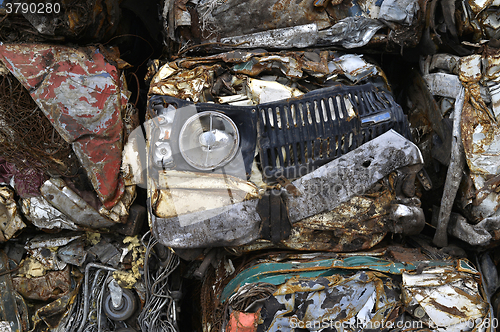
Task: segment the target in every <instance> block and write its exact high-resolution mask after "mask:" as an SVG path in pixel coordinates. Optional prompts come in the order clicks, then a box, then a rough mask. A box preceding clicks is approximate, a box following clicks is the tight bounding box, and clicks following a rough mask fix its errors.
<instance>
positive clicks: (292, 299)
mask: <svg viewBox="0 0 500 332" xmlns="http://www.w3.org/2000/svg"><path fill="white" fill-rule="evenodd" d="M283 258H284V257H283V255H280V258H279V261H275V260H274V259H273V258H270V259H261V260H260V262H257V263H256V264H255V265H252V266H251V267H249V268H247V269H245V270H243V271H241V272H240V273H238V274H237V275H236V276H234V277H233V276H229V277H227V278H233V279H232V280H231V281H229V283H227V285H226V286H225V287H224V289H223V291H222V292H218V293H217V290H216V288H214V290H212V291H213V292H216V293H215V296H216V297H218V298H219V301H221V302H222V303H224V302H225V301H226V300H229V301H228V304H229V307H231V305H232V303H235V302H238V303H239V302H245V301H243V299H242V298H241V297H245V292H240V291H239V290H240V289H242V288H244V287H247V288H249V289H251V285H256V286H257V285H259V284H261V285H262V284H263V283H267V284H273V285H276V286H277V287H278V288H277V290H276V291H275V292H274V293H273V294H272V295H271V296H269V297H267V298H264V299H262V300H259V301H258V302H260V304H261V305H262V307H261V309H260V310H259V311H258V313H259V317H257V319H256V320H255V324H257V325H258V327H257V329H258V330H259V331H276V330H280V329H281V328H283V327H284V328H285V329H287V328H292V327H294V326H295V327H301V328H302V327H306V326H307V328H308V329H309V330H314V331H316V330H322V329H323V328H325V327H327V326H328V327H332V329H333V330H337V331H341V330H343V331H360V330H361V331H362V330H377V331H380V330H383V328H382V327H384V326H386V327H389V328H390V327H391V326H392V328H395V327H396V326H397V325H396V323H403V324H404V323H405V322H406V323H407V324H408V323H410V324H409V325H401V327H402V326H405V327H409V326H411V327H413V328H415V329H416V330H426V329H427V328H428V329H431V330H436V329H437V330H439V331H464V330H473V328H474V327H478V326H479V323H480V321H481V320H484V319H485V318H488V319H491V318H490V315H491V312H490V307H489V304H488V301H487V299H486V294H485V293H484V289H483V285H482V283H481V276H480V274H479V272H478V271H477V270H475V269H474V268H473V267H472V266H471V265H470V263H469V262H468V261H466V260H449V261H437V260H424V261H415V262H404V263H394V262H391V261H390V260H385V259H381V258H376V257H373V256H370V255H369V254H368V255H367V256H363V255H359V256H351V257H346V258H343V259H324V260H315V258H314V257H313V256H311V257H310V258H309V260H308V259H307V258H305V257H303V258H302V259H298V258H297V257H291V256H290V259H289V260H288V261H281V260H283ZM250 265H251V264H250ZM216 278H217V276H216ZM401 278H402V279H403V283H402V284H401ZM231 294H233V295H231ZM229 296H230V297H229ZM254 296H255V295H254ZM235 297H238V298H239V300H241V301H235ZM246 303H247V305H248V308H253V309H255V305H254V306H252V305H250V304H248V301H246ZM254 304H255V303H254ZM233 310H236V309H235V308H233ZM238 310H241V309H238ZM233 312H234V311H233ZM252 312H253V311H252ZM476 319H478V320H477V321H476ZM343 322H344V323H343ZM207 323H210V324H211V323H213V322H210V321H209V320H206V323H205V324H207ZM321 323H324V324H331V325H327V326H325V325H322V324H321ZM411 323H413V324H411ZM299 324H300V325H299ZM314 324H316V325H314ZM335 324H336V325H335ZM384 324H388V325H384ZM342 328H343V329H342ZM479 330H481V329H479ZM485 330H488V329H485ZM212 331H213V330H212ZM215 331H217V329H215ZM483 331H484V330H483Z"/></svg>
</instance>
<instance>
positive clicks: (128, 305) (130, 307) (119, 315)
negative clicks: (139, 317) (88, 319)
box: [103, 289, 137, 321]
mask: <svg viewBox="0 0 500 332" xmlns="http://www.w3.org/2000/svg"><path fill="white" fill-rule="evenodd" d="M103 310H104V313H105V314H106V316H108V317H109V318H110V319H112V320H116V321H124V320H127V319H129V318H130V317H132V315H133V314H134V313H135V312H136V311H137V301H136V298H135V294H134V293H133V292H132V291H131V290H130V289H124V290H123V295H122V304H121V306H120V308H118V309H116V308H115V307H114V306H113V302H112V301H111V293H109V292H107V293H106V294H105V295H104V300H103Z"/></svg>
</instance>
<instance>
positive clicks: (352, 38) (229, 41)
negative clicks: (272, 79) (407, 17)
mask: <svg viewBox="0 0 500 332" xmlns="http://www.w3.org/2000/svg"><path fill="white" fill-rule="evenodd" d="M383 27H384V24H383V23H382V22H380V21H378V20H374V19H371V18H366V17H359V16H355V17H346V18H344V19H342V20H340V21H338V22H337V23H336V24H334V25H333V26H332V27H330V28H328V29H324V30H321V31H319V29H318V25H317V24H316V23H311V24H305V25H299V26H295V27H291V28H280V29H273V30H268V31H262V32H256V33H252V34H247V35H243V36H234V37H225V38H222V39H221V43H222V44H226V45H228V46H232V47H234V48H246V49H249V48H257V47H264V48H272V49H288V48H306V47H312V46H315V45H316V46H318V45H328V46H330V45H340V46H343V47H344V48H347V49H351V48H356V47H362V46H365V45H366V44H368V43H369V42H370V40H371V39H372V37H373V36H374V35H375V34H376V33H377V31H378V30H380V29H382V28H383ZM233 45H234V46H233Z"/></svg>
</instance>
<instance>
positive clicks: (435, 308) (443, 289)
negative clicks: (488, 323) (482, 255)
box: [403, 268, 490, 331]
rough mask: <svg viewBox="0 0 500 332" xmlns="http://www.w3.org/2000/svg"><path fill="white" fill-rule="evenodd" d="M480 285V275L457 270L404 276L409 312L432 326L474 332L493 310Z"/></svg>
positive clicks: (430, 271)
mask: <svg viewBox="0 0 500 332" xmlns="http://www.w3.org/2000/svg"><path fill="white" fill-rule="evenodd" d="M480 285H481V284H480V279H479V275H474V274H471V273H465V272H460V271H457V270H456V269H454V268H434V269H426V270H425V271H423V272H422V273H421V274H414V273H411V272H409V273H403V299H404V301H405V305H406V306H407V307H410V308H411V309H410V310H411V311H410V312H411V313H413V314H414V315H415V316H417V317H418V318H420V319H421V320H422V321H423V322H424V323H425V325H427V326H429V327H434V326H439V327H450V328H452V329H453V330H455V331H459V330H461V329H471V328H472V327H473V326H476V324H477V323H476V319H477V320H478V321H481V320H482V319H484V318H485V317H487V316H488V313H489V309H490V308H489V304H488V302H486V301H485V299H484V298H483V295H482V294H481V289H480ZM418 311H420V312H418ZM419 316H420V317H419ZM478 325H479V324H478ZM450 330H451V329H450Z"/></svg>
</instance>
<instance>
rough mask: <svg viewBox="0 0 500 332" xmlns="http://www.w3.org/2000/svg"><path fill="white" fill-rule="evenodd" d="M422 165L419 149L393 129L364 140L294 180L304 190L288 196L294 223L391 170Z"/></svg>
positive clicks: (332, 205) (329, 207) (330, 207)
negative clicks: (365, 141)
mask: <svg viewBox="0 0 500 332" xmlns="http://www.w3.org/2000/svg"><path fill="white" fill-rule="evenodd" d="M418 164H423V159H422V155H421V153H420V150H419V149H418V148H417V147H416V146H415V145H414V144H413V143H411V142H410V141H408V140H407V139H405V138H404V137H403V136H401V135H399V134H398V133H396V132H394V131H392V130H391V131H389V132H387V133H385V134H382V135H381V136H379V137H377V138H375V139H373V140H371V141H369V142H368V143H365V144H364V145H362V146H360V147H359V148H358V149H355V150H353V151H351V152H349V153H347V154H345V155H344V156H342V157H340V158H339V159H336V160H334V161H332V162H330V163H328V164H327V165H325V166H322V167H320V168H318V169H317V170H315V171H313V172H311V173H309V174H307V175H305V176H303V177H302V178H300V179H298V180H296V181H293V182H292V184H293V185H294V186H295V187H296V188H297V189H298V190H299V191H300V192H302V193H304V194H303V195H301V196H298V197H295V196H293V195H288V196H287V198H286V203H287V206H288V212H289V217H290V221H291V222H292V224H293V223H295V222H297V221H300V220H302V219H304V218H307V217H310V216H314V215H316V214H319V213H322V212H325V211H331V210H333V209H334V208H336V207H337V206H339V205H340V203H342V202H345V201H347V200H349V199H351V198H352V197H354V196H355V195H358V194H361V193H363V192H364V191H365V190H367V189H368V188H370V187H372V186H373V185H374V184H375V183H376V182H377V181H379V180H380V179H382V178H383V177H384V176H386V175H388V174H389V173H391V172H392V171H395V170H396V169H398V168H400V167H404V166H410V165H418Z"/></svg>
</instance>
